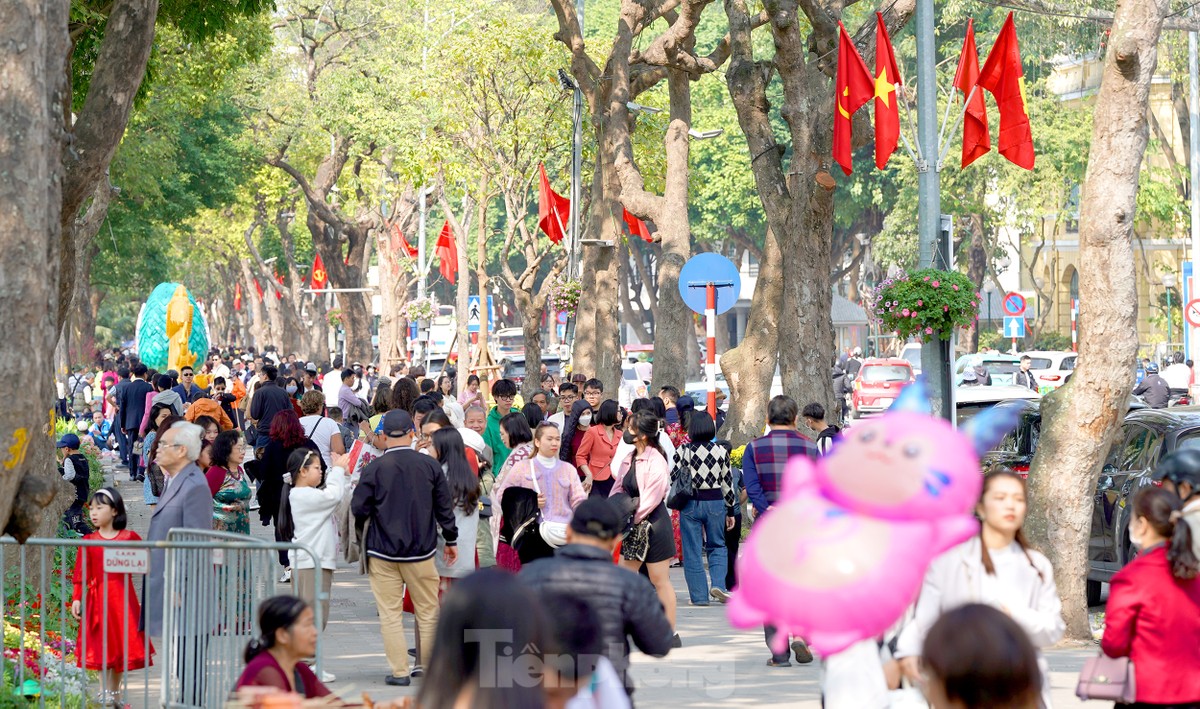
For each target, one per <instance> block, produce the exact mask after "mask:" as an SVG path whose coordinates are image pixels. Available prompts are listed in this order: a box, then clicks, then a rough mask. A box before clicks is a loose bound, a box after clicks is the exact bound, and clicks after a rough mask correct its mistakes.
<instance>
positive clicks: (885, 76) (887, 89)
mask: <svg viewBox="0 0 1200 709" xmlns="http://www.w3.org/2000/svg"><path fill="white" fill-rule="evenodd" d="M899 86H900V68H899V67H898V66H897V65H896V53H895V51H894V50H893V49H892V40H891V39H890V38H889V37H888V33H887V26H886V25H884V24H883V13H880V12H877V13H875V167H877V168H879V169H880V170H882V169H883V168H884V167H885V166H886V165H887V162H888V158H890V157H891V156H892V153H893V152H895V150H896V145H897V144H898V143H899V142H900V94H899V92H898V91H897V90H896V89H897V88H899Z"/></svg>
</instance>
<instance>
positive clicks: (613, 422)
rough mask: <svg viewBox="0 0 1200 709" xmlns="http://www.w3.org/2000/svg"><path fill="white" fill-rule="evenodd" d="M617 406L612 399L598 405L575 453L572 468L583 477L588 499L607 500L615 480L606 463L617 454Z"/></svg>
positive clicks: (619, 436)
mask: <svg viewBox="0 0 1200 709" xmlns="http://www.w3.org/2000/svg"><path fill="white" fill-rule="evenodd" d="M618 416H619V407H618V406H617V402H615V401H613V400H612V399H605V400H604V401H602V402H600V409H599V410H598V411H597V412H596V420H595V422H594V423H593V424H592V426H590V427H589V428H588V430H587V433H586V434H584V436H583V441H582V442H581V443H580V444H579V450H577V451H576V452H575V467H577V468H578V469H579V473H580V474H581V475H583V489H584V491H585V492H587V493H588V495H590V496H595V497H608V493H610V492H612V488H613V484H614V483H615V480H614V479H613V476H612V470H611V469H610V467H609V464H610V463H612V459H613V456H614V455H616V452H617V444H619V443H620V442H621V438H622V432H621V431H620V430H618V429H617V423H618Z"/></svg>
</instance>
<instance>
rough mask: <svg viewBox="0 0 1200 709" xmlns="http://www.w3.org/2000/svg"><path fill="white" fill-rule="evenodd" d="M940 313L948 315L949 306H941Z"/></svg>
mask: <svg viewBox="0 0 1200 709" xmlns="http://www.w3.org/2000/svg"><path fill="white" fill-rule="evenodd" d="M942 312H943V313H948V312H950V306H949V305H943V306H942Z"/></svg>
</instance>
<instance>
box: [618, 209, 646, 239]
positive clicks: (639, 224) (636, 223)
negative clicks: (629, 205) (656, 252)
mask: <svg viewBox="0 0 1200 709" xmlns="http://www.w3.org/2000/svg"><path fill="white" fill-rule="evenodd" d="M624 211H625V214H624V215H622V216H623V218H624V219H625V226H627V227H629V233H630V234H633V235H634V236H640V237H642V240H643V241H647V242H653V241H654V237H652V236H650V227H648V226H646V222H644V221H642V220H641V219H638V218H637V217H635V216H633V213H632V212H630V211H629V210H628V209H625V210H624Z"/></svg>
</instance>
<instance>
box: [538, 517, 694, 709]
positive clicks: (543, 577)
mask: <svg viewBox="0 0 1200 709" xmlns="http://www.w3.org/2000/svg"><path fill="white" fill-rule="evenodd" d="M621 527H622V520H621V517H620V513H619V512H618V511H617V509H616V508H615V507H614V506H613V505H612V503H610V502H609V501H608V500H607V499H604V498H600V497H592V498H589V499H587V500H584V501H583V503H582V504H580V505H579V507H577V508H575V514H574V516H573V517H572V518H571V524H570V525H569V526H568V528H567V543H566V544H565V545H564V546H562V547H561V548H559V550H558V552H557V553H556V554H555V555H554V556H553V557H551V558H548V559H540V560H538V561H535V562H533V563H531V564H529V565H528V566H525V567H524V568H522V569H521V578H522V580H524V581H525V582H526V583H527V584H529V586H530V587H531V588H533V589H535V590H538V591H550V592H554V593H563V594H567V595H570V596H573V597H575V598H579V599H582V600H584V601H587V602H588V603H590V604H591V605H592V607H593V608H594V609H595V611H596V613H597V614H598V615H599V616H600V624H601V627H602V630H603V634H604V648H605V650H604V653H605V655H606V656H607V657H608V659H609V661H610V662H612V664H613V667H614V668H616V670H617V673H618V674H619V675H620V676H621V680H622V681H623V682H624V683H625V691H627V692H629V693H630V694H631V695H632V694H633V682H632V680H631V679H630V677H629V673H628V669H629V640H628V638H630V637H632V638H633V642H634V644H635V645H637V647H638V649H639V650H641V651H642V652H644V653H646V654H647V655H650V656H652V657H662V656H664V655H666V654H667V653H668V652H669V651H670V650H671V637H672V636H673V635H674V630H672V628H671V624H670V623H669V622H667V616H666V613H665V612H664V611H663V607H662V603H661V602H660V601H659V600H658V595H657V594H656V593H655V591H654V586H652V585H651V584H650V582H649V580H647V579H645V578H643V577H642V576H641V575H640V574H636V573H634V572H632V571H629V570H628V569H623V568H621V567H619V566H617V565H616V564H614V563H613V559H612V555H613V549H615V548H616V545H617V538H618V536H619V535H620V532H621Z"/></svg>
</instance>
